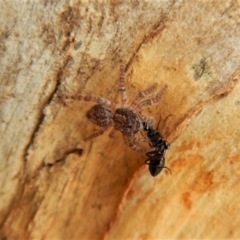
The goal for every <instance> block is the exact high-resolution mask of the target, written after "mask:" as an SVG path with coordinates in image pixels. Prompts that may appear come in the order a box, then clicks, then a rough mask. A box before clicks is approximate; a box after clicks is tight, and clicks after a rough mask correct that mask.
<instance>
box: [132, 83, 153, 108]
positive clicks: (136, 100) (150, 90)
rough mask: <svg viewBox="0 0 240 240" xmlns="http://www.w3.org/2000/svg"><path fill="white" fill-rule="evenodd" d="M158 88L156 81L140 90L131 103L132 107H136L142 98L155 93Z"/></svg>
mask: <svg viewBox="0 0 240 240" xmlns="http://www.w3.org/2000/svg"><path fill="white" fill-rule="evenodd" d="M156 89H157V83H154V84H153V85H152V86H150V87H149V88H147V89H145V90H143V91H141V92H139V93H138V94H137V96H136V97H135V98H134V99H133V100H132V102H131V103H130V107H131V108H132V109H136V108H137V105H138V103H139V101H140V100H142V99H143V98H145V97H146V96H147V95H149V94H151V93H153V92H154V91H155V90H156Z"/></svg>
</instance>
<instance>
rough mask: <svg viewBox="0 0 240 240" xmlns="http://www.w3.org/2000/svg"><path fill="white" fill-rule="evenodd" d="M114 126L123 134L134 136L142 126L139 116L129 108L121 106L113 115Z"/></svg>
mask: <svg viewBox="0 0 240 240" xmlns="http://www.w3.org/2000/svg"><path fill="white" fill-rule="evenodd" d="M113 122H114V128H115V129H116V130H119V131H120V132H122V134H123V135H127V136H133V135H135V134H136V133H137V132H138V131H139V130H141V128H142V124H141V122H142V121H141V119H140V118H139V116H138V115H137V114H136V113H134V112H133V111H132V110H130V109H128V108H119V109H117V110H116V112H115V113H114V117H113Z"/></svg>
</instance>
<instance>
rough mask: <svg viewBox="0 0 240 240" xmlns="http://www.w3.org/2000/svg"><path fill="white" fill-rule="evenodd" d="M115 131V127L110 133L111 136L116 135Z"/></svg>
mask: <svg viewBox="0 0 240 240" xmlns="http://www.w3.org/2000/svg"><path fill="white" fill-rule="evenodd" d="M115 132H116V129H115V128H113V129H112V130H111V132H110V133H109V134H108V136H109V137H110V138H114V137H115Z"/></svg>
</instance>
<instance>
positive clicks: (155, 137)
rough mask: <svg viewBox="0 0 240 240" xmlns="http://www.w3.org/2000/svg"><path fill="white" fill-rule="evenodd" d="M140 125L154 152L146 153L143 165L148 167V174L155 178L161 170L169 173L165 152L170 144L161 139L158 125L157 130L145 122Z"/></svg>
mask: <svg viewBox="0 0 240 240" xmlns="http://www.w3.org/2000/svg"><path fill="white" fill-rule="evenodd" d="M169 116H170V115H169ZM167 118H168V117H167ZM160 120H161V119H160ZM160 120H159V122H160ZM166 120H167V119H166ZM166 120H165V122H166ZM159 122H158V125H159ZM165 122H164V124H165ZM142 124H143V130H144V131H146V132H147V136H148V139H149V141H150V143H149V145H150V146H151V147H153V148H155V149H154V151H150V152H148V153H146V155H147V157H148V159H147V160H146V161H145V164H147V165H149V172H150V174H151V175H152V176H153V177H156V176H157V175H158V174H159V173H160V172H161V171H162V169H163V168H166V169H168V171H169V172H170V173H171V170H170V169H169V168H168V167H166V166H165V152H166V150H167V149H168V148H169V147H170V143H168V142H167V141H166V140H165V139H163V136H162V134H161V133H160V132H159V131H158V125H157V129H154V128H153V127H152V126H151V125H149V124H148V123H147V122H143V123H142Z"/></svg>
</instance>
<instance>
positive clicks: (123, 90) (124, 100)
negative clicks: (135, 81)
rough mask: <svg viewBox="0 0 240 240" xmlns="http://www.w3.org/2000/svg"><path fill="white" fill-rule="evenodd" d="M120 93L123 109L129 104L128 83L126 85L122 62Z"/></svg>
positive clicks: (121, 63)
mask: <svg viewBox="0 0 240 240" xmlns="http://www.w3.org/2000/svg"><path fill="white" fill-rule="evenodd" d="M118 91H119V93H120V96H121V102H122V107H123V106H125V105H126V103H127V93H126V83H125V69H124V64H123V62H122V61H120V73H119V87H118Z"/></svg>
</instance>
